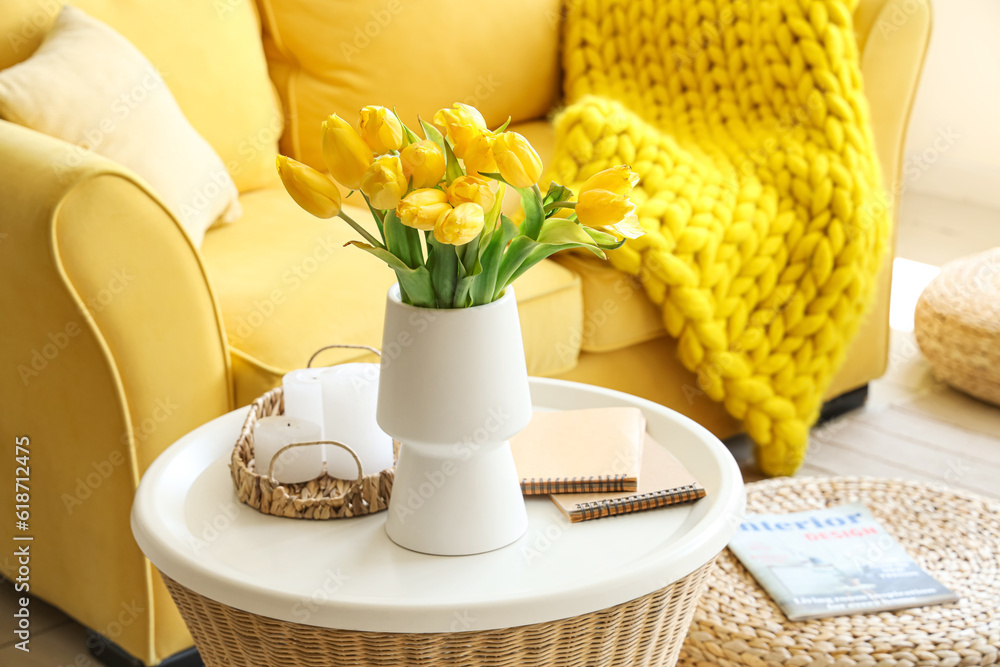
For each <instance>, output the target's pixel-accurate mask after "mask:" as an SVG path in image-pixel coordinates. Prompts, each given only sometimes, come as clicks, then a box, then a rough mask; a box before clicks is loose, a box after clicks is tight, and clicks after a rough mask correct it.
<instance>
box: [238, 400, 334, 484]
mask: <svg viewBox="0 0 1000 667" xmlns="http://www.w3.org/2000/svg"><path fill="white" fill-rule="evenodd" d="M322 439H323V438H322V437H321V436H320V428H319V424H317V423H316V422H313V421H309V420H306V419H300V418H298V417H288V416H279V417H261V418H260V419H258V420H257V422H256V423H255V424H254V426H253V457H254V468H255V469H256V470H257V474H259V475H264V476H265V477H266V476H267V471H268V467H269V466H270V465H271V459H273V458H274V456H275V454H277V453H278V451H279V450H280V449H281V448H282V447H285V446H286V445H291V444H293V443H296V442H315V441H317V440H322ZM322 474H323V446H322V445H315V446H311V447H294V448H292V449H289V450H288V451H287V452H285V453H284V454H282V455H281V456H279V457H278V460H277V461H276V462H275V464H274V479H275V480H277V481H278V482H280V483H282V484H293V483H295V482H308V481H310V480H313V479H316V478H317V477H319V476H320V475H322Z"/></svg>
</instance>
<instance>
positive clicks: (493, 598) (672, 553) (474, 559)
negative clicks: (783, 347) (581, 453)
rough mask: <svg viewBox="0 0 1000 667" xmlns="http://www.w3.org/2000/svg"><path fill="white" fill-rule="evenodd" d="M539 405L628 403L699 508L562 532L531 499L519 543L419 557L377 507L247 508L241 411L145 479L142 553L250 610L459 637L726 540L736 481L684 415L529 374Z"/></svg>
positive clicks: (689, 568) (637, 592)
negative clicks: (684, 475)
mask: <svg viewBox="0 0 1000 667" xmlns="http://www.w3.org/2000/svg"><path fill="white" fill-rule="evenodd" d="M531 396H532V402H533V403H534V405H535V406H536V407H537V408H539V409H556V410H567V409H579V408H591V407H608V406H620V405H633V406H637V407H639V408H641V409H642V410H643V412H644V413H645V416H646V419H647V427H648V431H649V433H650V435H652V436H653V438H654V439H655V440H657V441H658V442H659V443H661V445H663V446H665V447H667V448H668V449H669V450H670V451H671V452H672V453H673V454H674V455H675V456H676V457H677V458H678V459H679V460H680V461H681V462H682V463H683V464H684V465H685V466H686V467H687V468H688V470H690V472H691V473H692V474H693V475H694V476H695V477H697V478H698V480H699V481H700V482H701V483H702V484H703V485H704V486H705V489H706V490H707V493H708V495H707V497H706V498H703V499H702V500H699V501H697V502H695V503H693V504H687V505H679V506H675V507H668V508H663V509H657V510H652V511H647V512H639V513H635V514H629V515H622V516H617V517H610V518H605V519H598V520H594V521H585V522H582V523H577V524H570V522H569V520H568V519H566V518H565V517H564V516H563V514H562V513H561V512H559V510H558V509H557V508H556V506H555V505H554V504H553V503H552V502H551V501H550V500H549V499H548V498H547V497H540V498H531V499H528V500H527V505H528V520H529V527H528V532H527V534H526V535H525V536H524V537H522V538H521V539H520V540H519V541H518V542H515V543H514V544H512V545H510V546H508V547H505V548H503V549H499V550H497V551H493V552H490V553H485V554H478V555H474V556H459V557H442V556H428V555H424V554H419V553H415V552H412V551H408V550H406V549H403V548H402V547H399V546H396V545H395V544H393V543H392V542H391V541H390V540H389V538H388V537H386V534H385V530H384V525H385V513H384V512H383V513H379V514H374V515H370V516H366V517H359V518H355V519H343V520H331V521H308V520H293V519H284V518H279V517H274V516H266V515H263V514H260V513H258V512H257V511H255V510H253V509H252V508H250V507H247V506H245V505H242V504H241V503H240V502H239V501H238V500H237V498H236V492H235V490H234V488H233V483H232V480H231V478H230V474H229V469H228V465H229V459H230V455H231V453H232V449H233V446H234V444H235V443H236V438H237V437H238V435H239V431H240V427H241V426H242V424H243V421H244V419H245V417H246V412H247V410H246V408H243V409H240V410H236V411H234V412H231V413H229V414H227V415H224V416H222V417H219V418H218V419H215V420H213V421H211V422H209V423H208V424H205V425H204V426H202V427H201V428H198V429H196V430H194V431H192V432H191V433H189V434H188V435H186V436H184V437H183V438H181V439H180V440H178V441H177V442H176V443H175V444H174V445H172V446H171V447H170V448H169V449H167V451H166V452H164V453H163V454H162V455H161V456H160V457H159V458H157V459H156V461H154V462H153V464H152V465H151V466H150V467H149V470H148V471H147V472H146V474H145V475H144V476H143V478H142V483H141V484H140V485H139V489H138V491H137V493H136V497H135V503H134V505H133V508H132V532H133V534H134V535H135V538H136V541H137V542H138V543H139V547H140V548H141V549H142V550H143V552H144V553H145V554H146V556H147V557H148V558H149V559H150V560H151V561H152V562H153V564H154V565H155V566H156V567H157V568H158V569H159V570H160V571H162V572H163V573H164V574H166V575H167V576H169V577H171V578H172V579H174V580H175V581H177V582H179V583H180V584H183V585H184V586H186V587H188V588H190V589H192V590H194V591H196V592H198V593H200V594H201V595H204V596H206V597H209V598H211V599H213V600H217V601H219V602H222V603H224V604H227V605H230V606H232V607H236V608H238V609H242V610H245V611H248V612H251V613H255V614H259V615H262V616H268V617H271V618H276V619H280V620H283V621H291V622H296V623H303V624H307V625H315V626H321V627H331V628H340V629H345V630H359V631H374V632H455V631H468V630H488V629H494V628H505V627H512V626H517V625H526V624H530V623H540V622H547V621H553V620H556V619H560V618H568V617H571V616H576V615H579V614H584V613H590V612H593V611H597V610H600V609H604V608H607V607H611V606H614V605H617V604H621V603H623V602H627V601H629V600H632V599H635V598H637V597H641V596H643V595H646V594H648V593H651V592H653V591H656V590H658V589H660V588H663V587H665V586H667V585H669V584H670V583H672V582H674V581H676V580H678V579H680V578H681V577H683V576H685V575H687V574H689V573H691V572H693V571H694V570H696V569H697V568H698V567H700V566H701V565H703V564H704V563H706V562H708V561H709V560H710V559H711V558H713V557H714V556H715V555H716V554H717V553H718V552H719V551H721V550H722V549H723V547H725V545H726V544H727V543H728V542H729V540H730V539H731V538H732V536H733V535H734V534H735V531H736V528H737V526H738V525H739V522H740V517H741V515H742V513H743V509H744V504H745V494H744V490H743V482H742V478H741V476H740V472H739V469H738V467H737V465H736V462H735V461H734V460H733V457H732V456H731V455H730V453H729V451H728V450H727V449H726V448H725V446H724V445H723V444H722V443H721V442H719V440H718V439H716V438H715V437H714V436H712V435H711V434H710V433H709V432H708V431H706V430H705V429H704V428H702V427H701V426H699V425H698V424H696V423H694V422H693V421H691V420H690V419H688V418H686V417H684V416H682V415H680V414H678V413H676V412H674V411H673V410H670V409H668V408H665V407H663V406H661V405H657V404H655V403H652V402H650V401H646V400H643V399H640V398H636V397H634V396H629V395H628V394H623V393H621V392H616V391H612V390H609V389H603V388H600V387H593V386H589V385H583V384H577V383H572V382H565V381H560V380H548V379H538V378H532V379H531Z"/></svg>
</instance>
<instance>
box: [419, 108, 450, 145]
mask: <svg viewBox="0 0 1000 667" xmlns="http://www.w3.org/2000/svg"><path fill="white" fill-rule="evenodd" d="M417 120H418V121H419V122H420V127H422V128H423V129H424V136H425V137H427V138H428V139H430V140H431V141H433V142H434V143H436V144H437V145H438V148H440V149H441V151H442V152H443V151H444V147H445V145H446V144H447V143H448V142H447V141H445V140H444V135H442V134H441V133H440V132H439V131H438V129H437V128H436V127H434V126H433V125H431V124H430V123H428V122H427V121H425V120H424V119H423V118H421V117H420V116H417Z"/></svg>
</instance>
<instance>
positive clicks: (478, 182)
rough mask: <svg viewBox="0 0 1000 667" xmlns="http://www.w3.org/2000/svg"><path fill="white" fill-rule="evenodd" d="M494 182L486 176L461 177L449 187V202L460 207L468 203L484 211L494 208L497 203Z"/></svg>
mask: <svg viewBox="0 0 1000 667" xmlns="http://www.w3.org/2000/svg"><path fill="white" fill-rule="evenodd" d="M492 184H493V181H490V179H488V178H486V177H484V176H473V175H471V174H470V175H468V176H459V177H458V178H456V179H455V180H454V181H452V182H451V185H449V186H448V202H449V203H450V204H451V205H452V206H458V205H460V204H465V203H467V202H473V203H475V204H479V205H480V206H481V207H482V208H483V210H484V211H489V210H491V209H492V208H493V204H494V202H496V194H494V192H493V189H492V187H491V185H492Z"/></svg>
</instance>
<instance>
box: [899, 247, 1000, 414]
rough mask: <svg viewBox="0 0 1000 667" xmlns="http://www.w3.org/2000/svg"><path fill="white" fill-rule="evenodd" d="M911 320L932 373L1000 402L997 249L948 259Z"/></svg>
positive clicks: (999, 272)
mask: <svg viewBox="0 0 1000 667" xmlns="http://www.w3.org/2000/svg"><path fill="white" fill-rule="evenodd" d="M913 319H914V333H915V334H916V337H917V343H918V344H919V345H920V350H921V351H922V352H923V353H924V356H925V357H926V358H927V361H928V363H930V365H931V368H933V369H934V374H935V375H937V376H938V377H939V378H940V379H941V380H944V381H945V382H947V383H948V384H950V385H951V386H953V387H955V388H956V389H961V390H962V391H964V392H966V393H967V394H971V395H972V396H975V397H976V398H979V399H982V400H984V401H989V402H990V403H994V404H996V405H1000V248H993V249H992V250H987V251H986V252H982V253H979V254H976V255H972V256H971V257H963V258H962V259H958V260H955V261H954V262H951V263H949V264H946V265H945V266H944V267H943V268H942V269H941V273H940V274H939V275H938V276H937V277H936V278H935V279H934V280H932V281H931V283H930V284H929V285H928V286H927V288H926V289H925V290H924V291H923V293H922V294H921V295H920V300H919V301H918V302H917V309H916V312H915V313H914V316H913Z"/></svg>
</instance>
